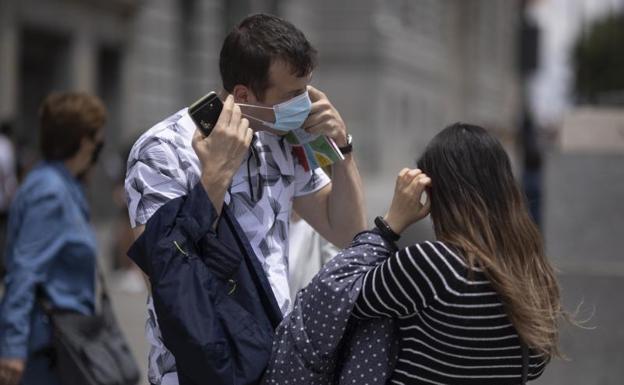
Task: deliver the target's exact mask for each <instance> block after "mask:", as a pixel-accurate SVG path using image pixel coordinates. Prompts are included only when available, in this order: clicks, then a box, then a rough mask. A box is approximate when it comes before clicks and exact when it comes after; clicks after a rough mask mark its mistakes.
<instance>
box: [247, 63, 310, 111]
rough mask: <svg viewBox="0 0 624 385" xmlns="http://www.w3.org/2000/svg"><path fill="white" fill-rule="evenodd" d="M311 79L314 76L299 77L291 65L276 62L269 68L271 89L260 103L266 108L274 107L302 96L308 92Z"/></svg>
mask: <svg viewBox="0 0 624 385" xmlns="http://www.w3.org/2000/svg"><path fill="white" fill-rule="evenodd" d="M311 78H312V74H308V75H305V76H302V77H297V76H296V75H295V74H293V71H292V69H291V66H290V64H288V63H286V62H285V61H283V60H276V61H274V62H273V63H271V66H270V67H269V88H268V89H267V90H266V92H265V93H264V99H263V100H261V101H260V100H258V102H260V103H262V104H263V105H265V106H274V105H275V104H279V103H283V102H285V101H287V100H289V99H292V98H294V97H295V96H298V95H301V94H302V93H304V92H305V91H306V87H307V86H308V84H309V83H310V79H311Z"/></svg>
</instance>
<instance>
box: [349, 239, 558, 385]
mask: <svg viewBox="0 0 624 385" xmlns="http://www.w3.org/2000/svg"><path fill="white" fill-rule="evenodd" d="M469 270H470V268H469V267H468V265H467V263H466V262H465V260H464V259H463V258H462V257H461V254H460V253H459V252H457V251H454V249H452V248H450V247H449V246H447V245H445V244H444V243H442V242H423V243H419V244H416V245H412V246H409V247H407V248H405V249H403V250H401V251H399V252H397V253H395V254H394V255H393V256H392V257H390V258H388V259H387V260H385V261H384V262H383V263H381V264H380V265H378V266H376V267H375V268H374V269H372V270H371V271H369V272H368V273H367V274H366V276H365V279H364V284H363V286H362V291H361V293H360V295H359V297H358V300H357V302H356V304H355V308H354V312H353V316H355V317H356V318H360V319H365V318H379V317H391V318H394V319H396V323H397V329H398V336H399V339H400V342H399V356H398V361H397V363H396V366H395V368H394V372H393V374H392V376H391V379H390V383H392V384H399V385H400V384H404V385H408V384H479V385H487V384H496V385H502V384H520V383H521V380H522V350H521V345H520V339H519V337H518V334H517V332H516V329H515V328H514V326H513V325H512V324H511V322H510V320H509V318H508V316H507V314H506V313H505V309H504V307H503V303H502V302H501V300H500V298H499V296H498V294H497V293H496V291H495V290H494V289H493V287H492V285H491V284H490V282H489V280H488V278H487V276H486V275H485V274H484V272H483V270H481V269H480V268H478V267H474V268H473V269H472V274H468V273H469ZM546 363H547V361H546V360H545V359H544V356H542V355H540V354H536V353H535V352H534V351H531V350H530V351H529V370H528V379H529V380H533V379H535V378H537V377H539V376H540V375H541V374H542V372H543V371H544V367H545V366H546Z"/></svg>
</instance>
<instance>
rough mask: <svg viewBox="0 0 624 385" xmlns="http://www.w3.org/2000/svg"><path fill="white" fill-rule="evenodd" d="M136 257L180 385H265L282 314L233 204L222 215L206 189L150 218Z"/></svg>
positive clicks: (198, 189)
mask: <svg viewBox="0 0 624 385" xmlns="http://www.w3.org/2000/svg"><path fill="white" fill-rule="evenodd" d="M215 221H217V226H216V228H214V227H213V224H214V223H215ZM128 255H129V256H130V258H131V259H132V260H133V261H134V262H135V263H136V264H137V265H138V266H139V267H140V268H141V269H142V270H143V271H144V272H145V273H146V274H147V275H148V276H149V278H150V281H151V286H152V295H153V298H154V307H155V309H156V315H157V317H158V323H159V325H160V328H161V332H162V336H163V340H164V343H165V346H166V347H167V349H169V350H170V351H171V352H172V353H173V355H174V356H175V359H176V366H177V370H178V378H179V381H180V385H195V384H197V385H199V384H207V383H210V384H211V385H220V384H223V385H251V384H257V383H258V382H259V380H260V378H261V376H262V374H263V372H264V370H265V368H266V366H267V363H268V360H269V357H270V354H271V345H272V342H273V334H274V331H275V328H276V327H277V325H278V324H279V322H280V321H281V318H282V315H281V312H280V310H279V307H278V306H277V302H276V300H275V298H274V296H273V292H272V291H271V287H270V285H269V282H268V280H267V278H266V275H265V273H264V271H263V270H262V267H261V265H260V262H259V261H258V259H257V258H256V256H255V254H254V252H253V250H252V248H251V246H250V245H249V242H248V241H247V239H246V237H245V235H244V232H243V231H242V229H241V228H240V226H239V225H238V223H237V222H236V220H235V219H234V218H233V216H232V215H231V213H230V211H229V209H228V207H227V206H226V205H224V206H223V210H222V214H221V216H220V217H219V216H217V213H216V211H215V209H214V207H213V206H212V203H211V202H210V200H209V198H208V195H207V194H206V192H205V190H204V188H203V186H202V185H201V183H198V184H197V185H196V186H195V187H194V188H193V189H192V190H191V191H190V193H189V194H188V195H185V196H182V197H180V198H177V199H174V200H172V201H170V202H168V203H167V204H165V205H164V206H162V207H161V208H160V209H159V210H158V211H157V212H156V213H155V214H154V215H153V216H152V217H151V218H150V220H149V221H148V222H147V224H146V226H145V230H144V232H143V234H142V235H141V237H140V238H139V239H137V241H136V242H135V243H134V244H133V245H132V247H131V248H130V251H129V252H128Z"/></svg>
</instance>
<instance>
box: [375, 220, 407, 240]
mask: <svg viewBox="0 0 624 385" xmlns="http://www.w3.org/2000/svg"><path fill="white" fill-rule="evenodd" d="M375 226H377V229H378V230H379V232H380V233H381V236H382V237H383V238H384V239H386V240H388V241H392V242H396V241H398V240H399V239H400V238H401V236H400V235H399V234H397V233H395V232H394V230H392V227H390V225H389V224H388V222H386V220H385V219H383V217H381V216H379V217H377V218H375Z"/></svg>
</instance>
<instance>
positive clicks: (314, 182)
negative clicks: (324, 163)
mask: <svg viewBox="0 0 624 385" xmlns="http://www.w3.org/2000/svg"><path fill="white" fill-rule="evenodd" d="M329 182H331V180H330V179H329V176H327V174H325V171H323V169H322V168H317V169H315V170H310V171H305V170H304V168H303V166H301V165H300V164H299V162H296V163H295V197H300V196H303V195H308V194H312V193H313V192H316V191H318V190H320V189H322V188H323V187H325V186H326V185H327V184H329Z"/></svg>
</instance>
